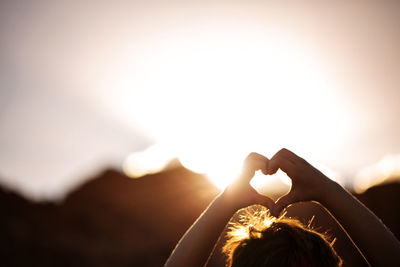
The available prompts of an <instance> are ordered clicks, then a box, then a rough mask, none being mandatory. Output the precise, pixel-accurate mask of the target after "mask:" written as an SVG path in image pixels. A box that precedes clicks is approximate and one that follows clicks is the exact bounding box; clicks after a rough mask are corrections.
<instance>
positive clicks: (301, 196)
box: [242, 149, 321, 217]
mask: <svg viewBox="0 0 400 267" xmlns="http://www.w3.org/2000/svg"><path fill="white" fill-rule="evenodd" d="M279 169H281V170H282V171H283V172H285V173H286V174H287V175H288V177H289V178H290V179H291V181H292V185H291V188H290V190H289V192H288V193H286V194H285V195H283V196H281V197H279V198H278V200H277V201H276V202H274V201H273V200H272V199H271V198H269V197H268V196H265V195H262V194H259V193H258V192H257V193H254V194H257V195H256V196H255V199H256V202H263V203H258V204H263V205H266V206H267V207H268V208H269V209H270V212H271V214H272V215H273V216H276V217H277V216H279V214H280V213H281V212H282V210H283V209H285V208H286V207H287V206H289V205H290V204H293V203H296V202H299V201H302V200H311V198H310V197H312V196H308V195H307V194H308V193H309V191H310V190H309V189H310V188H309V180H308V179H304V177H307V176H309V175H312V176H315V174H318V175H319V174H321V173H320V172H319V171H318V170H316V169H315V168H314V167H312V166H311V165H310V164H308V163H307V162H306V161H305V160H304V159H302V158H300V157H299V156H297V155H296V154H294V153H293V152H291V151H289V150H287V149H281V150H280V151H278V152H277V153H276V154H275V155H274V156H273V157H272V158H271V159H268V158H266V157H264V156H263V155H261V154H258V153H254V152H253V153H250V154H249V155H248V156H247V158H246V160H245V162H244V166H243V173H242V179H243V181H245V182H246V184H248V183H250V181H251V179H252V178H253V176H254V174H255V172H256V171H258V170H261V172H262V173H263V174H265V175H273V174H275V173H276V172H277V171H278V170H279ZM310 185H311V183H310ZM254 191H255V190H254Z"/></svg>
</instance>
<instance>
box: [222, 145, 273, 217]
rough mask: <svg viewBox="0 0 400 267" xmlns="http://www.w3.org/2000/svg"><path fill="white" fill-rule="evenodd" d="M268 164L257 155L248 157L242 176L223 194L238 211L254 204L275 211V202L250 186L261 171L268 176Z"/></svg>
mask: <svg viewBox="0 0 400 267" xmlns="http://www.w3.org/2000/svg"><path fill="white" fill-rule="evenodd" d="M268 163H269V160H268V158H266V157H264V156H262V155H260V154H257V153H254V152H253V153H250V154H249V155H248V156H247V158H246V159H245V161H244V164H243V168H242V172H241V174H240V175H239V177H238V178H237V179H236V180H235V181H234V182H233V183H232V184H230V185H229V186H228V187H227V188H226V189H225V191H224V193H223V195H224V196H225V197H226V199H228V201H229V203H230V205H232V207H233V208H234V209H236V210H238V209H241V208H245V207H247V206H250V205H253V204H260V205H263V206H266V207H267V208H268V209H270V210H272V209H273V207H274V206H275V203H274V201H273V200H272V199H271V198H269V197H267V196H264V195H261V194H259V193H258V192H257V191H256V190H255V189H254V188H253V187H252V186H251V185H250V181H251V179H252V178H253V176H254V174H255V172H256V171H258V170H261V171H262V172H263V173H264V174H267V169H268Z"/></svg>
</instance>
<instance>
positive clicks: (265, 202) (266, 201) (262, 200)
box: [255, 194, 275, 213]
mask: <svg viewBox="0 0 400 267" xmlns="http://www.w3.org/2000/svg"><path fill="white" fill-rule="evenodd" d="M255 202H256V204H260V205H262V206H266V207H267V208H268V209H269V210H270V212H271V213H272V211H273V209H274V208H275V202H274V201H273V200H272V199H271V198H269V197H267V196H264V195H261V194H257V197H256V199H255Z"/></svg>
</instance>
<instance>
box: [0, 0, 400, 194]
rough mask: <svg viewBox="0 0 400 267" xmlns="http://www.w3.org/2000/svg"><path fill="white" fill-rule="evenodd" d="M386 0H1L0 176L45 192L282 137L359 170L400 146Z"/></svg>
mask: <svg viewBox="0 0 400 267" xmlns="http://www.w3.org/2000/svg"><path fill="white" fill-rule="evenodd" d="M399 12H400V4H399V3H397V2H396V1H379V2H378V1H335V2H332V3H328V2H325V3H322V2H321V1H296V2H293V1H221V0H219V1H198V2H196V1H191V2H189V1H168V2H166V1H130V2H128V1H97V2H96V3H94V2H93V1H68V2H67V1H1V3H0V36H1V38H0V48H1V49H0V125H1V128H0V148H1V149H0V182H1V183H2V184H3V185H5V186H6V187H8V188H11V189H14V190H17V191H19V192H22V193H23V194H25V195H26V196H28V197H30V198H33V199H57V198H62V197H64V196H65V194H66V193H67V192H69V191H70V190H71V189H73V188H75V187H76V186H77V185H79V184H80V183H82V182H83V181H84V180H85V177H88V176H91V175H94V174H96V173H98V172H99V171H101V170H102V169H104V168H106V167H115V168H119V169H121V170H124V171H125V172H127V173H128V174H130V175H133V176H139V175H141V174H145V173H146V172H149V171H150V172H151V171H157V170H159V169H160V168H161V167H162V166H163V165H164V164H165V162H166V161H167V160H168V159H170V158H171V157H179V158H180V160H181V161H182V163H183V164H184V165H185V166H187V167H188V168H190V169H192V170H194V171H199V172H205V173H207V174H209V176H210V177H214V178H212V179H217V178H215V177H222V176H229V177H231V176H232V175H234V172H233V171H234V170H237V168H239V167H240V161H241V160H242V159H243V158H244V156H245V155H246V154H247V153H248V152H250V151H257V152H259V153H263V154H265V155H266V156H267V157H271V156H272V155H273V154H274V153H275V152H276V151H277V150H279V149H280V148H281V147H287V148H289V149H292V150H293V151H295V152H296V153H298V154H299V155H301V156H304V157H305V158H306V159H308V160H309V161H310V162H312V163H315V164H317V165H318V166H324V167H322V168H324V169H326V170H327V171H330V172H333V173H337V174H338V175H337V176H340V177H341V178H340V179H341V180H342V182H343V183H344V184H346V185H349V186H351V185H353V184H354V183H355V181H356V180H357V179H356V177H362V179H363V181H364V180H365V181H370V180H368V179H367V178H365V177H367V176H368V170H371V169H372V168H373V166H383V165H384V166H387V165H388V164H387V163H385V164H386V165H385V164H382V161H384V162H392V163H390V164H392V165H393V164H398V162H399V161H400V160H398V157H397V155H398V154H400V139H399V138H398V137H399V136H400V120H399V119H398V117H399V116H398V115H399V114H400V107H399V99H400V88H399V84H400V83H399V82H400V75H398V70H399V69H400V68H399V67H400V63H399V62H400V60H399V59H400V49H399V48H398V47H399V45H398V44H399V41H400V21H399V20H398V16H397V15H398V14H399ZM382 159H383V160H382ZM393 162H394V163H393ZM390 164H389V165H390ZM392 165H390V166H392ZM232 166H234V167H232ZM371 166H372V167H371ZM375 169H376V168H375ZM378 169H379V168H378ZM375 172H376V171H375ZM375 175H376V173H375ZM228 179H230V178H228ZM338 179H339V178H338ZM360 179H361V178H359V179H358V180H360ZM217 180H218V179H217ZM217 180H214V181H217ZM221 181H222V180H221ZM221 181H219V182H221ZM216 183H217V184H218V181H217V182H216ZM223 183H225V184H226V180H225V181H222V182H221V185H222V184H223ZM356 184H360V181H357V182H356Z"/></svg>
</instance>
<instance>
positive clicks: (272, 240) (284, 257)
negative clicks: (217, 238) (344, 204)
mask: <svg viewBox="0 0 400 267" xmlns="http://www.w3.org/2000/svg"><path fill="white" fill-rule="evenodd" d="M332 245H333V242H332V243H329V242H328V241H327V239H326V237H325V236H324V235H322V234H320V233H318V232H316V231H314V230H312V229H310V228H309V227H306V226H304V225H303V224H302V223H300V222H299V221H298V220H295V219H287V218H286V219H283V218H280V219H274V218H271V217H270V216H269V213H268V212H267V211H266V210H261V211H257V212H247V214H246V215H245V216H242V218H241V220H240V223H235V224H234V225H233V226H232V227H231V228H230V232H229V233H228V241H227V243H226V244H225V246H224V248H223V251H224V253H225V254H226V255H227V257H228V259H227V261H228V266H231V267H239V266H248V267H256V266H277V267H279V266H285V267H292V266H293V267H295V266H296V267H300V266H309V267H313V266H315V267H317V266H329V267H330V266H335V267H337V266H341V264H342V261H341V259H340V257H339V256H338V255H337V254H336V252H335V250H334V249H333V247H332Z"/></svg>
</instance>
